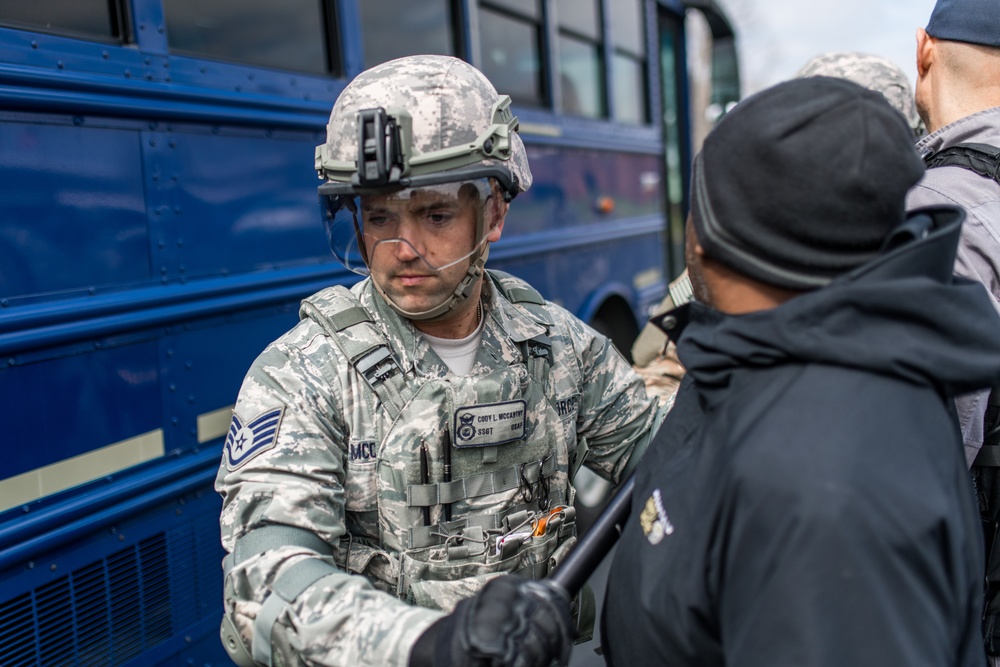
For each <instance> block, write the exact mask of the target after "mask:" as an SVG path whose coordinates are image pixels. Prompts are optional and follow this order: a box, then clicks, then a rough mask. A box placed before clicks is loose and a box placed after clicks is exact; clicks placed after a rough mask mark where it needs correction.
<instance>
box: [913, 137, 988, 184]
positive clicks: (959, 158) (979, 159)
mask: <svg viewBox="0 0 1000 667" xmlns="http://www.w3.org/2000/svg"><path fill="white" fill-rule="evenodd" d="M924 163H925V164H926V165H927V168H928V169H933V168H934V167H962V168H963V169H968V170H969V171H973V172H975V173H977V174H979V175H980V176H984V177H986V178H991V179H993V180H994V181H996V182H997V183H1000V148H997V147H996V146H990V145H989V144H971V143H970V144H956V145H954V146H949V147H948V148H945V149H944V150H941V151H938V152H937V153H930V154H929V155H926V156H925V157H924Z"/></svg>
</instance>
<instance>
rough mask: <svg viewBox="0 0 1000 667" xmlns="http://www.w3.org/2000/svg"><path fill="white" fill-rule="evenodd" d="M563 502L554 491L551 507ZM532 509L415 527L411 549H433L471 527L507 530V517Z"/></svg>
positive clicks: (513, 509)
mask: <svg viewBox="0 0 1000 667" xmlns="http://www.w3.org/2000/svg"><path fill="white" fill-rule="evenodd" d="M561 502H565V500H564V498H563V496H562V494H561V493H560V492H558V491H553V492H552V493H550V494H549V506H550V507H555V506H556V505H558V504H559V503H561ZM531 507H532V506H531V505H528V504H519V505H515V506H514V507H510V508H508V509H506V510H504V511H502V512H492V513H490V514H475V515H471V516H462V517H459V518H458V519H455V520H454V521H448V522H446V523H440V524H435V525H432V526H414V527H413V528H410V530H409V548H410V549H423V548H424V547H433V546H437V545H439V544H444V543H445V542H446V541H447V539H448V536H452V535H456V534H457V533H458V532H459V531H464V530H465V529H466V528H470V527H476V528H481V529H482V530H484V531H496V530H501V529H506V528H507V527H508V525H507V523H506V522H505V519H506V518H507V517H509V516H512V515H514V514H517V513H519V512H526V513H530V509H531ZM511 528H513V527H511Z"/></svg>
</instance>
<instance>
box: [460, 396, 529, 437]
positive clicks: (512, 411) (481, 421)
mask: <svg viewBox="0 0 1000 667" xmlns="http://www.w3.org/2000/svg"><path fill="white" fill-rule="evenodd" d="M526 409H527V403H525V401H523V400H520V399H518V400H516V401H506V402H504V403H489V404H486V405H465V406H462V407H460V408H458V410H456V411H455V446H456V447H491V446H493V445H501V444H503V443H505V442H511V441H514V440H520V439H522V438H524V436H525V433H526V428H527V422H526V420H525V412H526Z"/></svg>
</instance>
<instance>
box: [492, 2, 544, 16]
mask: <svg viewBox="0 0 1000 667" xmlns="http://www.w3.org/2000/svg"><path fill="white" fill-rule="evenodd" d="M491 4H494V5H497V6H498V7H504V8H505V9H511V10H513V11H515V12H517V13H518V14H523V15H525V16H528V17H530V18H533V19H538V18H541V11H540V9H539V4H538V0H491Z"/></svg>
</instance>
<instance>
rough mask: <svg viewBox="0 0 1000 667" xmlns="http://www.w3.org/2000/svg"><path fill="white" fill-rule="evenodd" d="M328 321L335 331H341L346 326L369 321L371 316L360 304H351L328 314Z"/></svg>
mask: <svg viewBox="0 0 1000 667" xmlns="http://www.w3.org/2000/svg"><path fill="white" fill-rule="evenodd" d="M330 321H331V322H333V326H334V327H335V328H336V330H337V331H343V330H344V329H346V328H347V327H353V326H354V325H355V324H360V323H362V322H371V321H372V318H371V316H370V315H368V311H367V310H365V309H364V308H362V307H361V306H351V307H350V308H346V309H344V310H341V311H340V312H337V313H334V314H332V315H330Z"/></svg>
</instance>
